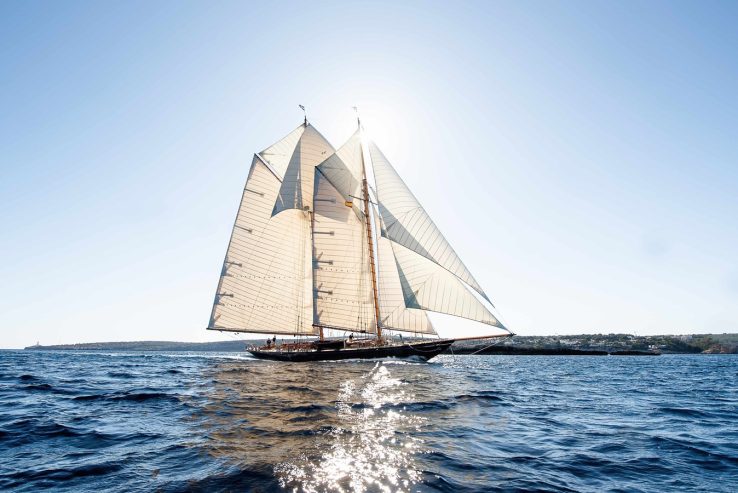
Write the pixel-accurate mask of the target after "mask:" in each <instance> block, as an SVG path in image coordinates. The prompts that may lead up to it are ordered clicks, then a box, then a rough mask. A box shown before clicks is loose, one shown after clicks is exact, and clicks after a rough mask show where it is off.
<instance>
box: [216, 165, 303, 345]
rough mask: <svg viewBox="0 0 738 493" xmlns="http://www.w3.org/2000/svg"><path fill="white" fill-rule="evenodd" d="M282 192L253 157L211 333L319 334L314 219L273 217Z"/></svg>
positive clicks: (297, 214)
mask: <svg viewBox="0 0 738 493" xmlns="http://www.w3.org/2000/svg"><path fill="white" fill-rule="evenodd" d="M279 187H280V181H279V179H278V178H277V177H276V176H275V174H274V173H273V172H272V171H271V170H270V169H269V168H268V167H267V166H266V165H265V164H264V162H262V160H261V159H260V158H259V157H257V156H254V160H253V162H252V164H251V170H250V172H249V177H248V180H247V181H246V186H245V187H244V191H243V196H242V199H241V205H240V207H239V210H238V215H237V216H236V221H235V224H234V226H233V232H232V234H231V241H230V243H229V245H228V251H227V253H226V258H225V261H224V262H223V268H222V271H221V276H220V281H219V283H218V290H217V293H216V295H215V302H214V304H213V311H212V314H211V318H210V323H209V328H211V329H217V330H228V331H236V332H262V333H270V334H271V333H274V334H315V333H316V330H315V329H314V328H313V327H312V306H313V303H312V292H311V291H312V290H311V269H310V258H311V256H310V248H311V245H310V240H309V238H310V219H309V215H308V214H307V213H306V212H304V211H300V210H290V211H285V212H284V213H283V214H279V215H277V216H272V214H271V213H272V208H273V207H274V201H275V200H276V198H277V192H278V190H279Z"/></svg>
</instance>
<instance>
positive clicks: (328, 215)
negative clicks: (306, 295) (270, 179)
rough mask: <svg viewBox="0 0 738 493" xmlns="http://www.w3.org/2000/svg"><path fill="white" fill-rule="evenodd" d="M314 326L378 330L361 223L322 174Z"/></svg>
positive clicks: (318, 186)
mask: <svg viewBox="0 0 738 493" xmlns="http://www.w3.org/2000/svg"><path fill="white" fill-rule="evenodd" d="M314 203H315V217H314V223H313V269H314V271H313V272H314V285H313V289H314V296H315V323H316V324H320V325H323V326H327V327H339V328H343V329H346V330H351V331H356V332H370V333H373V332H375V331H376V323H375V320H374V306H373V296H372V285H371V272H370V270H369V254H368V247H367V236H366V229H365V225H364V221H363V220H362V219H361V218H360V217H358V216H357V214H356V212H355V211H354V209H353V208H352V207H350V206H347V205H346V204H345V201H344V197H343V195H342V194H341V193H340V192H339V191H338V190H336V188H335V187H334V186H333V185H332V184H331V183H329V181H328V180H327V178H326V177H325V176H324V175H323V173H321V172H320V171H318V172H316V173H315V197H314Z"/></svg>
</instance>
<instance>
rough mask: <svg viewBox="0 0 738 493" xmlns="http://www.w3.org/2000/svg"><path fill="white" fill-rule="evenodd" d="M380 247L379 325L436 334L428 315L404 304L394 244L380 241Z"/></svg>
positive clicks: (385, 240) (388, 241) (378, 253)
mask: <svg viewBox="0 0 738 493" xmlns="http://www.w3.org/2000/svg"><path fill="white" fill-rule="evenodd" d="M377 245H378V248H377V256H378V258H379V262H378V268H379V275H378V277H379V306H380V310H379V312H380V317H381V321H380V323H381V324H382V326H383V327H386V328H389V329H392V330H400V331H403V332H413V333H416V334H435V333H436V331H435V329H434V328H433V324H431V321H430V319H429V318H428V315H427V314H426V313H425V311H423V310H420V309H415V308H408V307H407V306H406V304H405V296H404V295H403V291H402V284H401V283H400V274H399V272H398V271H397V262H396V260H395V255H394V253H393V252H392V242H391V241H390V240H388V239H387V238H384V237H379V239H378V240H377ZM416 308H417V307H416Z"/></svg>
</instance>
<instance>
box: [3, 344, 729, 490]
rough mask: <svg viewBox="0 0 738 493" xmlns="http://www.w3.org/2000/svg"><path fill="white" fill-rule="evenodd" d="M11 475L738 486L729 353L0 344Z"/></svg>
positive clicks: (70, 483)
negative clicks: (387, 356) (364, 355)
mask: <svg viewBox="0 0 738 493" xmlns="http://www.w3.org/2000/svg"><path fill="white" fill-rule="evenodd" d="M0 489H1V490H4V491H5V490H10V491H33V492H35V491H40V490H42V489H52V490H55V491H73V492H84V491H94V492H103V491H121V492H131V491H162V492H170V491H171V492H177V491H208V492H211V491H252V492H268V491H290V492H323V491H326V492H328V491H330V492H352V491H357V492H395V491H409V492H416V491H417V492H425V491H448V492H455V493H458V492H490V491H552V492H553V491H557V492H558V491H576V492H582V491H597V492H600V491H622V492H638V491H644V492H645V491H653V492H671V491H710V492H718V491H724V492H735V491H738V355H663V356H646V357H643V356H641V357H639V356H621V357H617V356H609V357H608V356H451V355H444V356H440V357H437V358H435V359H433V360H432V361H431V362H429V363H419V362H407V361H396V360H380V361H344V362H322V363H310V364H304V363H282V362H268V361H259V360H254V359H252V358H251V357H249V356H248V355H246V354H240V353H218V354H214V353H174V352H172V353H166V352H161V353H152V352H126V353H103V352H99V353H95V352H73V351H59V352H46V351H0Z"/></svg>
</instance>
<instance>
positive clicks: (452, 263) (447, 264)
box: [369, 142, 491, 303]
mask: <svg viewBox="0 0 738 493" xmlns="http://www.w3.org/2000/svg"><path fill="white" fill-rule="evenodd" d="M369 154H370V156H371V159H372V165H373V168H374V178H375V181H376V186H377V195H378V200H379V214H380V215H381V216H382V220H383V222H384V226H385V228H386V234H387V237H388V238H389V239H390V240H392V241H394V242H396V243H398V244H400V245H402V246H404V247H406V248H408V249H410V250H412V251H413V252H415V253H417V254H419V255H422V256H423V257H425V258H426V259H428V260H430V261H432V262H435V263H436V264H438V265H440V266H441V267H443V268H444V269H446V270H447V271H449V272H450V273H452V274H453V275H455V276H456V277H458V278H459V279H461V280H462V281H464V282H465V283H466V284H468V285H469V286H470V287H472V288H473V289H474V290H475V291H477V292H478V293H479V294H480V295H481V296H482V297H484V299H486V300H487V301H490V300H489V298H488V297H487V295H486V294H485V292H484V290H482V288H481V286H480V285H479V284H478V283H477V281H476V280H475V279H474V277H473V276H472V275H471V273H470V272H469V270H468V269H467V268H466V266H465V265H464V264H463V263H462V262H461V259H460V258H459V257H458V255H456V252H454V250H453V248H451V245H449V243H448V241H446V238H444V236H443V235H442V234H441V232H440V231H439V229H438V228H437V227H436V225H435V224H434V223H433V220H432V219H431V218H430V216H428V213H427V212H425V209H423V207H422V206H421V205H420V203H419V202H418V201H417V199H416V198H415V196H414V195H413V193H412V192H411V191H410V189H409V188H407V185H405V182H403V181H402V178H400V175H398V174H397V171H395V169H394V168H393V167H392V165H391V164H390V163H389V161H388V160H387V158H386V157H385V156H384V154H382V151H380V150H379V148H378V147H377V145H376V144H375V143H374V142H371V143H370V144H369ZM490 303H491V302H490Z"/></svg>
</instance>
